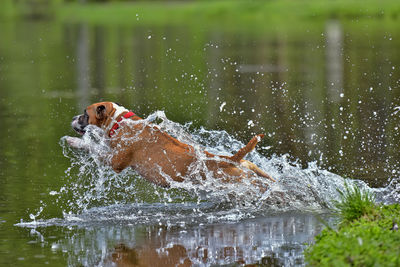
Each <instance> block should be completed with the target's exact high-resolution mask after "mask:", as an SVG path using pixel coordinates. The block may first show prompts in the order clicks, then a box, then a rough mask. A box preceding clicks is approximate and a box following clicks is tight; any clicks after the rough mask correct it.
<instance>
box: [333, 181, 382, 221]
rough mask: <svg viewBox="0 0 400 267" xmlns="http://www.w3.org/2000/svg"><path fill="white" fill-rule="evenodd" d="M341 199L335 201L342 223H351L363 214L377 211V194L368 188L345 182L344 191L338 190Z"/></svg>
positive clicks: (372, 214) (366, 214) (370, 214)
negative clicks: (363, 188)
mask: <svg viewBox="0 0 400 267" xmlns="http://www.w3.org/2000/svg"><path fill="white" fill-rule="evenodd" d="M338 192H339V194H340V200H339V201H335V202H334V204H335V211H336V212H337V213H338V214H339V217H340V219H341V221H342V223H350V222H352V221H354V220H358V219H360V218H361V217H363V216H367V217H368V216H374V214H375V213H376V208H377V206H376V204H375V196H374V194H373V193H372V192H370V191H368V190H362V189H360V188H359V187H358V186H352V187H351V186H349V185H348V183H345V184H344V191H341V190H338Z"/></svg>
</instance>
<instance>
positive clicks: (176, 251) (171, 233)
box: [26, 213, 322, 266]
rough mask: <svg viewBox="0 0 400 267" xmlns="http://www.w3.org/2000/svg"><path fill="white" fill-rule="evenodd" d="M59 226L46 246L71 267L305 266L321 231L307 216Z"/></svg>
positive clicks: (286, 215)
mask: <svg viewBox="0 0 400 267" xmlns="http://www.w3.org/2000/svg"><path fill="white" fill-rule="evenodd" d="M59 223H60V224H61V225H62V224H64V227H63V228H60V227H55V228H54V227H51V223H49V222H48V224H49V225H48V226H47V227H46V228H44V229H47V231H49V230H50V233H49V234H52V232H56V231H61V233H60V234H59V236H61V237H60V239H58V240H57V241H55V240H53V241H51V242H49V243H48V244H47V246H50V247H51V248H52V249H53V250H56V251H57V250H58V251H63V252H68V253H67V257H68V264H69V265H70V266H76V265H84V266H114V264H116V265H117V266H137V265H139V266H176V264H183V265H182V266H189V265H191V264H192V265H195V266H209V265H224V264H228V265H230V264H234V263H235V264H255V263H259V264H267V265H273V266H294V265H300V264H302V263H303V256H302V251H303V250H304V248H305V246H306V243H309V242H312V238H313V237H314V236H315V234H317V233H318V232H319V231H320V229H321V227H322V225H321V223H319V220H318V219H317V218H316V217H315V216H314V215H312V214H306V213H286V214H279V215H276V216H274V215H269V216H266V217H263V218H257V219H246V220H242V221H239V222H231V223H215V224H197V223H188V222H186V221H181V222H178V223H177V224H174V225H152V224H151V225H137V224H135V223H129V222H127V221H124V222H120V223H118V222H117V221H116V222H114V223H112V224H111V223H105V225H104V223H102V224H100V225H99V224H95V223H94V224H92V225H90V223H89V224H84V225H85V227H84V228H83V227H82V226H80V224H81V223H79V222H73V223H71V222H68V221H63V222H59ZM26 226H27V225H26ZM28 226H29V225H28ZM31 226H34V225H31ZM53 228H54V229H53ZM35 229H36V231H37V232H41V231H42V230H43V228H41V227H38V228H35ZM68 229H69V230H68ZM62 236H65V237H62ZM41 238H42V239H43V240H41V241H40V242H44V243H47V241H48V240H47V237H43V236H41Z"/></svg>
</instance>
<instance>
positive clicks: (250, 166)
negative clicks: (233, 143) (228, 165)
mask: <svg viewBox="0 0 400 267" xmlns="http://www.w3.org/2000/svg"><path fill="white" fill-rule="evenodd" d="M240 165H241V166H243V167H245V168H247V169H249V170H252V171H253V172H255V173H256V174H257V175H258V176H261V177H265V178H267V179H269V180H271V181H273V182H276V181H275V179H274V178H272V177H271V176H270V175H269V174H268V173H266V172H265V171H263V170H261V169H260V168H259V167H258V166H257V165H256V164H254V163H253V162H250V161H248V160H245V159H242V160H241V161H240Z"/></svg>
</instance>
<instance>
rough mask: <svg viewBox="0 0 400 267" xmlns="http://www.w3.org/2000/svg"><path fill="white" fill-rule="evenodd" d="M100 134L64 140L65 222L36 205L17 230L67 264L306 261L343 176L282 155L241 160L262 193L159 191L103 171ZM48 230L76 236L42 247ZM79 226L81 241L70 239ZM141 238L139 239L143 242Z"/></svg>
mask: <svg viewBox="0 0 400 267" xmlns="http://www.w3.org/2000/svg"><path fill="white" fill-rule="evenodd" d="M133 123H136V122H131V124H133ZM144 123H148V124H152V125H153V126H157V127H158V128H160V129H162V130H163V131H166V132H168V133H169V134H171V135H173V136H175V137H176V138H177V139H178V140H181V141H185V142H186V143H188V144H191V145H192V146H194V147H195V148H197V149H206V150H207V151H210V152H213V153H216V154H224V155H229V154H233V153H235V151H237V150H238V149H239V148H240V147H242V146H243V145H244V144H243V143H241V142H240V141H238V140H236V139H235V138H233V137H232V136H230V135H229V134H228V133H227V132H225V131H216V130H206V129H204V128H199V129H192V124H191V123H188V124H185V125H180V124H178V123H174V122H172V121H170V120H168V118H167V117H166V116H165V114H164V112H161V111H158V112H155V113H153V114H150V115H149V116H148V117H147V118H146V119H144ZM128 125H129V123H128ZM101 136H102V135H101V130H100V129H99V128H96V127H91V128H89V130H88V132H87V133H86V134H85V135H84V136H83V140H84V142H86V144H89V145H90V147H92V150H91V152H80V151H76V150H74V149H71V148H70V147H69V146H68V144H67V143H66V141H65V137H63V138H61V141H60V145H61V146H62V147H63V151H64V155H65V156H66V157H68V158H69V159H70V160H71V166H70V167H69V168H68V169H67V171H66V175H67V177H68V181H67V183H66V184H64V185H63V186H62V187H61V188H60V189H59V190H58V191H51V192H50V193H49V194H50V195H51V196H53V198H54V200H53V203H56V205H57V207H60V208H62V209H63V216H62V217H61V218H47V219H46V218H45V217H46V213H47V212H46V208H48V207H46V206H41V207H40V208H39V210H38V211H37V212H36V213H35V214H30V220H28V221H21V222H20V223H17V224H16V226H18V227H22V228H28V229H32V230H31V235H36V236H37V237H36V239H37V240H38V241H37V242H39V243H41V244H45V246H50V247H51V250H52V251H68V252H70V251H74V253H68V263H69V264H70V265H76V264H82V265H85V266H93V265H100V266H111V265H112V264H115V263H119V264H134V263H136V264H137V263H138V262H139V263H142V264H145V265H150V264H151V265H154V264H155V265H163V264H166V262H168V265H174V264H177V263H179V262H181V263H182V262H185V263H187V264H194V265H201V266H203V265H215V264H217V265H219V264H252V263H260V264H261V263H272V264H276V265H286V266H290V265H298V264H303V257H302V251H303V250H304V248H305V246H306V243H310V242H312V237H313V236H314V235H315V234H316V233H318V232H319V231H320V229H321V226H322V223H321V220H326V221H327V222H329V221H332V219H333V218H331V217H329V216H327V215H326V213H327V212H328V208H332V207H333V205H332V201H333V200H337V199H338V191H337V190H338V189H339V190H343V189H344V179H343V178H342V177H340V176H339V175H335V174H333V173H331V172H328V171H325V170H322V169H320V168H319V167H318V166H317V165H316V164H315V163H310V166H309V167H308V168H306V169H302V168H301V166H300V165H299V164H296V163H294V162H291V161H290V160H289V159H288V156H287V155H283V156H274V157H272V158H266V157H264V156H263V155H261V154H259V153H258V152H256V151H254V152H251V153H250V154H249V155H248V157H247V159H249V160H251V161H253V162H254V163H256V164H257V165H258V166H260V167H261V168H263V169H264V170H265V171H267V172H268V173H270V175H272V176H273V177H274V178H275V179H276V180H277V182H276V183H274V182H270V181H265V180H259V182H261V183H264V184H265V186H266V187H268V190H267V191H266V192H260V189H259V188H258V187H257V186H255V185H253V184H252V183H250V181H249V182H247V183H243V184H226V183H222V182H221V181H220V180H218V179H214V178H213V177H212V176H211V175H208V176H207V179H206V180H203V179H202V178H201V177H198V179H195V180H193V179H192V180H190V181H184V182H182V183H179V182H173V181H171V180H170V179H169V177H166V179H169V182H170V183H171V188H170V189H161V188H158V187H157V186H155V185H153V184H150V183H148V182H145V181H144V180H143V179H142V178H141V177H140V176H138V175H137V174H136V173H135V172H134V171H133V170H132V169H127V170H125V171H123V172H122V173H120V174H116V173H115V172H113V170H112V169H111V168H110V167H109V166H106V165H104V163H103V161H102V160H100V159H99V157H100V156H99V155H102V156H103V157H104V154H105V153H109V152H110V151H109V148H108V147H107V146H105V144H104V138H101ZM199 165H201V163H199ZM194 169H196V168H194ZM254 179H258V178H254ZM348 183H351V184H356V185H357V186H360V187H362V188H364V189H365V190H371V191H375V192H376V194H377V196H378V197H379V196H386V195H387V193H386V191H387V189H372V188H369V187H368V186H367V185H366V184H365V183H364V182H362V181H359V180H358V181H348ZM396 197H397V198H398V195H396ZM42 215H44V216H42ZM43 217H44V218H43ZM322 218H324V219H322ZM48 228H50V229H59V231H61V232H63V233H64V232H65V233H64V234H63V235H66V236H68V234H69V230H66V229H65V228H67V229H73V233H74V234H73V236H74V238H72V239H71V240H70V239H66V240H65V239H64V240H63V239H59V240H52V241H50V242H48V241H46V239H47V238H46V237H45V236H44V235H42V234H41V231H42V230H43V229H44V230H45V231H47V229H48ZM82 229H85V234H84V235H83V236H81V235H79V234H78V235H77V234H76V233H75V232H78V233H79V232H80V231H81V230H82ZM87 229H90V230H89V231H88V230H87ZM142 231H144V232H145V233H146V235H147V237H146V238H147V239H148V240H147V241H145V242H143V240H141V239H140V235H141V234H143V233H142ZM138 232H139V233H138ZM110 244H111V245H110ZM82 252H85V253H84V254H82Z"/></svg>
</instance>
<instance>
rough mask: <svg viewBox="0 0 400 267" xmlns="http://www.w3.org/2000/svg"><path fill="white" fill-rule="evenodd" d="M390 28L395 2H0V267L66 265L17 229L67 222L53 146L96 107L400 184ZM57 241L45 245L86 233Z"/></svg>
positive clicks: (399, 64)
mask: <svg viewBox="0 0 400 267" xmlns="http://www.w3.org/2000/svg"><path fill="white" fill-rule="evenodd" d="M399 15H400V4H399V2H398V0H386V1H373V0H366V1H356V0H350V1H344V0H337V1H335V0H331V1H322V0H300V1H294V0H293V1H289V0H282V1H278V0H276V1H258V0H257V1H241V0H240V1H233V0H231V1H62V0H55V1H50V0H36V1H35V0H18V1H17V0H14V1H13V0H1V2H0V123H1V126H0V240H1V243H0V253H2V254H0V258H1V259H0V264H1V263H3V264H4V265H10V264H13V263H15V262H16V261H17V259H19V258H23V257H24V258H25V259H24V260H19V261H18V262H19V263H21V265H26V266H32V264H37V265H38V266H42V265H43V264H45V263H46V262H50V263H52V264H56V263H58V264H59V265H61V266H63V265H65V262H66V258H67V256H66V255H67V254H68V252H69V251H67V252H65V253H64V254H63V253H61V252H60V251H59V250H56V252H53V251H52V250H51V249H50V248H49V247H48V244H46V243H44V242H40V240H39V241H38V240H37V235H36V234H35V233H34V232H33V233H32V232H29V231H27V230H25V229H20V228H17V227H15V226H14V224H15V223H17V222H19V221H20V220H21V219H22V220H25V221H27V220H30V217H29V215H30V214H36V213H37V212H38V210H39V207H45V210H44V212H43V213H42V214H41V216H42V218H47V219H48V218H54V217H62V208H60V205H58V204H57V203H54V202H53V200H54V197H53V196H51V195H49V192H51V191H53V190H59V189H60V187H62V186H63V185H65V184H68V183H69V182H70V181H69V180H68V179H71V177H66V175H65V170H66V169H67V168H68V167H70V162H69V160H68V159H66V158H65V157H64V156H63V155H62V148H61V146H60V144H59V140H60V138H61V137H62V136H64V135H73V134H74V133H73V132H72V130H71V129H70V125H69V124H70V121H71V118H72V116H74V115H76V114H79V113H81V112H82V110H83V108H84V107H85V106H86V105H87V104H89V103H92V102H97V101H99V100H111V101H116V102H120V103H121V104H123V105H124V106H126V107H129V108H131V109H132V110H133V111H134V112H136V113H137V114H140V115H142V116H143V117H145V116H147V115H149V114H151V113H152V112H154V111H156V110H164V111H165V113H166V115H167V117H168V118H169V119H170V120H172V121H175V122H178V123H181V124H184V123H186V122H192V123H193V127H202V126H203V127H206V128H207V129H215V130H225V131H227V132H228V133H229V134H230V135H232V136H234V137H235V138H237V139H239V140H241V141H242V142H246V141H248V139H249V137H250V136H252V135H253V134H256V133H260V132H264V133H266V134H267V136H266V138H265V139H264V140H263V142H262V143H261V145H260V146H259V147H258V150H259V151H260V153H262V154H263V155H264V156H265V157H271V156H272V155H278V156H280V155H284V154H287V155H289V158H290V159H291V160H294V161H298V162H299V163H300V164H301V165H302V166H303V167H304V168H306V167H307V166H308V164H309V163H310V162H316V163H317V165H318V166H320V168H321V169H327V170H329V171H331V172H334V173H337V174H339V175H341V176H343V177H351V178H357V179H362V180H364V181H366V182H368V183H369V185H371V186H376V187H381V186H384V185H386V184H387V183H388V181H390V180H391V179H396V178H398V177H399V173H400V168H399V166H398V162H399V161H400V155H399V153H398V144H399V141H400V135H399V131H398V127H399V123H400V121H399V115H398V114H397V115H396V114H395V110H396V107H398V106H400V98H399V97H400V88H399V87H400V73H399V69H400V53H399V49H400V17H399ZM64 230H65V229H64ZM64 230H62V231H64ZM58 231H60V229H59V228H54V229H53V228H52V229H50V228H46V229H45V230H44V231H42V232H43V235H44V236H45V237H46V238H47V237H49V236H50V237H51V236H53V237H54V238H55V237H56V236H57V235H58V236H57V238H60V239H64V238H65V239H67V240H68V239H69V235H71V236H73V235H82V236H83V235H85V230H82V229H81V230H79V231H75V230H71V231H66V232H65V233H64V232H61V233H59V234H57V232H58ZM46 232H48V234H47V235H46ZM90 238H91V239H95V238H96V236H94V237H92V236H91V237H90ZM31 241H35V242H36V243H35V242H33V243H30V242H31ZM77 251H78V252H77V254H79V253H83V252H82V251H84V248H82V250H79V249H77ZM37 255H39V256H40V255H42V256H43V255H45V257H36V256H37ZM3 256H4V257H3ZM51 257H54V258H55V259H53V260H51ZM75 260H76V259H75ZM72 263H76V262H74V260H72ZM71 265H73V264H71Z"/></svg>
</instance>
